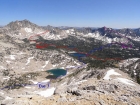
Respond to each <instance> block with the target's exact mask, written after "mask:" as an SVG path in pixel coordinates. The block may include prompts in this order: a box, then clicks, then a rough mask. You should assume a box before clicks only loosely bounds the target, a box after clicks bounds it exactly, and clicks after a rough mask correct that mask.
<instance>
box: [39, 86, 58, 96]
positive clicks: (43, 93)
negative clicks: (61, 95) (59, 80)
mask: <svg viewBox="0 0 140 105" xmlns="http://www.w3.org/2000/svg"><path fill="white" fill-rule="evenodd" d="M54 91H55V88H54V87H52V88H49V89H46V90H44V91H40V92H38V93H37V94H39V95H41V96H43V97H50V96H52V95H53V94H54Z"/></svg>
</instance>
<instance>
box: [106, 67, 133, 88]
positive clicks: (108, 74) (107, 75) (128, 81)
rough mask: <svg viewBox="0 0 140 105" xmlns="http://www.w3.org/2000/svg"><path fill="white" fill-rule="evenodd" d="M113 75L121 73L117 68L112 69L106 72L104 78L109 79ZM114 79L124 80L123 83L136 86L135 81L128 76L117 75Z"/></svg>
mask: <svg viewBox="0 0 140 105" xmlns="http://www.w3.org/2000/svg"><path fill="white" fill-rule="evenodd" d="M111 75H121V74H119V73H117V72H115V70H113V69H111V70H109V71H107V73H106V75H105V76H104V78H103V79H105V80H109V79H111V78H110V76H111ZM113 80H116V81H119V82H122V83H124V84H127V85H131V86H135V84H134V82H133V81H131V80H129V79H126V78H120V77H117V78H116V79H113Z"/></svg>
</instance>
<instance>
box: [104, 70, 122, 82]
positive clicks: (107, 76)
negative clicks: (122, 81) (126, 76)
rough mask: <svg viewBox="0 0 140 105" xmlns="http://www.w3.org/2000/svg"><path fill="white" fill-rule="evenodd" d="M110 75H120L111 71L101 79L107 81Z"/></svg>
mask: <svg viewBox="0 0 140 105" xmlns="http://www.w3.org/2000/svg"><path fill="white" fill-rule="evenodd" d="M110 75H121V74H119V73H117V72H115V71H114V70H113V69H111V70H109V71H107V74H106V75H105V77H104V78H103V79H105V80H109V79H110Z"/></svg>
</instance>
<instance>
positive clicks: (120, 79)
mask: <svg viewBox="0 0 140 105" xmlns="http://www.w3.org/2000/svg"><path fill="white" fill-rule="evenodd" d="M115 80H117V81H120V82H122V83H125V84H128V85H132V86H135V84H134V82H133V81H131V80H129V79H125V78H117V79H115Z"/></svg>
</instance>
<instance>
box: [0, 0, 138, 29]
mask: <svg viewBox="0 0 140 105" xmlns="http://www.w3.org/2000/svg"><path fill="white" fill-rule="evenodd" d="M0 4H2V5H1V6H0V13H1V16H2V17H3V18H2V19H0V25H2V26H4V25H7V24H8V23H9V22H11V21H16V20H24V19H27V20H29V21H31V22H33V23H35V24H37V25H39V26H47V25H51V26H56V27H57V26H69V27H103V26H106V27H111V28H118V29H120V28H139V27H140V19H139V17H140V14H139V12H140V6H139V4H140V1H138V0H135V1H132V0H131V1H128V0H114V1H113V0H104V1H103V0H80V1H76V0H59V1H58V0H24V1H23V0H0Z"/></svg>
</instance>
